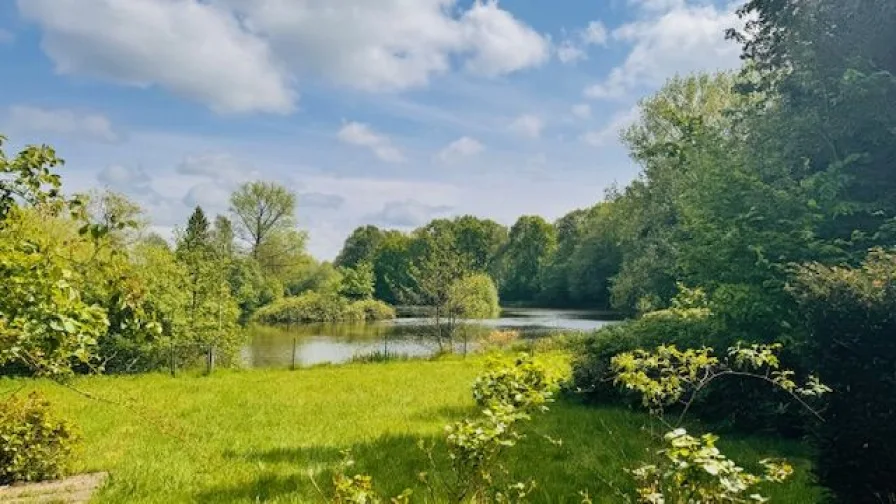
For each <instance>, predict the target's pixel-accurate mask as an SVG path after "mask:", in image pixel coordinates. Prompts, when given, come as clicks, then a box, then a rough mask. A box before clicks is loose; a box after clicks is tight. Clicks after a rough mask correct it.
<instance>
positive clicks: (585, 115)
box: [570, 103, 591, 119]
mask: <svg viewBox="0 0 896 504" xmlns="http://www.w3.org/2000/svg"><path fill="white" fill-rule="evenodd" d="M570 112H572V115H574V116H576V117H578V118H579V119H590V118H591V105H588V104H587V103H577V104H575V105H573V106H572V108H571V109H570Z"/></svg>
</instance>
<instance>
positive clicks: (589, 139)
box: [579, 107, 640, 147]
mask: <svg viewBox="0 0 896 504" xmlns="http://www.w3.org/2000/svg"><path fill="white" fill-rule="evenodd" d="M639 115H640V110H639V109H638V107H632V108H630V109H628V110H624V111H622V112H618V113H616V114H615V115H614V116H613V117H612V118H611V119H610V122H609V123H608V124H606V125H605V126H604V127H603V128H600V129H596V130H591V131H586V132H585V133H583V134H582V135H581V136H580V137H579V139H580V140H581V141H583V142H585V143H586V144H588V145H591V146H593V147H603V146H606V145H609V144H612V143H614V142H616V141H618V140H619V134H620V133H621V132H622V130H624V129H625V128H627V127H629V126H631V125H632V124H633V123H634V122H635V121H637V120H638V117H639Z"/></svg>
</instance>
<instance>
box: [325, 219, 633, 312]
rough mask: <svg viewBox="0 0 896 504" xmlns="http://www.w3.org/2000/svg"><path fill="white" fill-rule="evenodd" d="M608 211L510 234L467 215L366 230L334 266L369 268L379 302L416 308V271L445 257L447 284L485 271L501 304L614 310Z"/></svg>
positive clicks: (536, 223) (614, 254)
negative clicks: (419, 224)
mask: <svg viewBox="0 0 896 504" xmlns="http://www.w3.org/2000/svg"><path fill="white" fill-rule="evenodd" d="M606 208H607V205H606V204H605V203H601V204H598V205H597V206H595V207H593V208H591V209H588V210H576V211H574V212H572V213H570V214H568V215H566V216H564V217H563V218H561V219H560V220H558V221H557V222H556V223H553V224H552V223H550V222H547V221H546V220H545V219H543V218H542V217H538V216H523V217H520V219H519V220H518V221H517V222H516V223H515V224H514V225H513V226H512V227H510V229H508V228H507V227H506V226H503V225H501V224H499V223H497V222H495V221H493V220H491V219H482V218H478V217H474V216H470V215H465V216H462V217H457V218H454V219H436V220H433V221H431V222H430V223H428V224H426V225H425V226H422V227H420V228H418V229H416V230H414V231H412V232H410V233H403V232H400V231H396V230H386V229H380V228H378V227H376V226H372V225H367V226H362V227H359V228H357V229H355V230H354V231H353V232H352V234H351V235H350V236H349V237H348V239H347V240H346V242H345V245H344V246H343V249H342V251H341V252H340V253H339V255H338V256H337V257H336V259H335V261H334V265H336V266H337V267H341V268H349V269H354V268H358V267H365V268H370V269H371V270H372V271H373V273H374V284H375V296H376V298H377V299H381V300H384V301H386V302H388V303H391V304H418V303H419V302H420V299H419V298H420V292H419V289H418V284H417V280H416V278H415V277H416V275H415V271H418V270H419V269H420V264H421V263H422V262H425V261H427V260H429V261H430V262H431V261H432V256H434V255H440V256H441V258H440V259H438V260H439V261H440V262H441V264H442V266H443V267H441V268H440V269H441V270H442V271H443V272H444V275H445V279H443V280H444V281H448V282H449V283H450V281H449V280H446V279H456V278H461V277H463V276H465V275H469V274H474V273H478V274H486V275H488V276H490V277H491V278H492V280H493V281H494V283H495V285H496V286H497V287H498V289H499V293H500V298H501V301H502V302H504V303H510V304H514V303H518V304H528V305H539V306H555V307H564V306H568V307H573V306H575V307H591V308H609V307H610V294H609V278H610V277H611V276H612V275H613V274H614V273H615V272H616V271H618V269H619V260H620V255H619V252H618V247H617V246H616V244H615V242H614V241H612V238H611V235H610V234H608V232H606V231H607V223H606V215H605V214H606V213H607V212H606Z"/></svg>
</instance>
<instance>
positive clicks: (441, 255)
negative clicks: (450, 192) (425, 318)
mask: <svg viewBox="0 0 896 504" xmlns="http://www.w3.org/2000/svg"><path fill="white" fill-rule="evenodd" d="M410 255H411V258H412V259H411V262H410V265H409V267H408V276H409V279H410V286H409V288H407V289H405V290H403V291H402V292H401V293H400V294H401V299H402V300H403V301H404V302H405V303H407V304H412V305H417V306H422V307H426V308H427V310H428V311H429V316H430V317H431V319H432V321H433V330H434V333H435V334H434V336H435V339H436V341H437V342H438V344H439V348H440V349H444V347H445V344H446V343H447V344H448V345H449V348H451V345H452V341H453V337H454V329H455V325H454V323H453V320H454V316H453V315H451V314H450V310H449V303H450V300H451V289H452V286H453V285H454V283H455V282H456V281H458V280H460V279H461V278H463V277H464V276H466V275H467V274H469V273H470V271H469V270H468V269H467V267H466V264H465V261H464V259H463V257H462V256H461V255H460V254H458V252H457V250H456V248H455V236H454V233H453V229H452V227H451V225H450V223H449V222H448V221H445V220H435V221H433V222H431V223H430V224H428V225H426V226H425V227H422V228H420V229H417V230H415V231H414V233H413V236H412V242H411V246H410Z"/></svg>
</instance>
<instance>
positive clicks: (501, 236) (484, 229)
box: [452, 215, 507, 273]
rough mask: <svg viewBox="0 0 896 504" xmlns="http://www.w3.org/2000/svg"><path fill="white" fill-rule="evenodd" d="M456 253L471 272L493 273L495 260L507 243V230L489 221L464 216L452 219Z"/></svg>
mask: <svg viewBox="0 0 896 504" xmlns="http://www.w3.org/2000/svg"><path fill="white" fill-rule="evenodd" d="M452 225H453V227H454V241H455V247H456V248H457V252H458V253H459V254H461V256H463V258H464V261H465V262H466V263H467V267H468V268H469V269H471V270H473V271H479V272H483V273H485V272H493V269H494V268H493V267H494V266H495V259H496V258H497V257H498V253H499V252H500V251H501V248H502V247H503V246H504V245H505V244H506V243H507V228H506V227H504V226H502V225H501V224H498V223H497V222H495V221H493V220H491V219H480V218H478V217H474V216H472V215H464V216H462V217H458V218H456V219H454V221H453V222H452Z"/></svg>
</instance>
